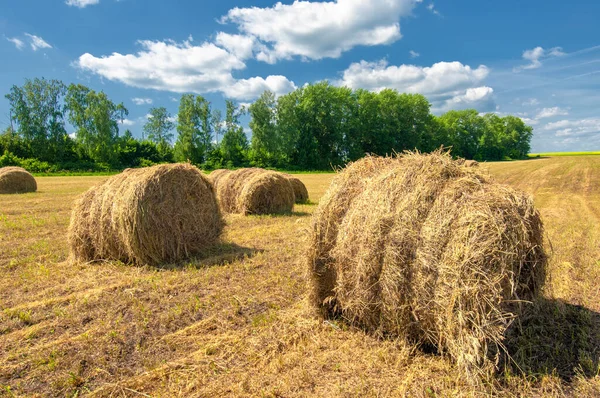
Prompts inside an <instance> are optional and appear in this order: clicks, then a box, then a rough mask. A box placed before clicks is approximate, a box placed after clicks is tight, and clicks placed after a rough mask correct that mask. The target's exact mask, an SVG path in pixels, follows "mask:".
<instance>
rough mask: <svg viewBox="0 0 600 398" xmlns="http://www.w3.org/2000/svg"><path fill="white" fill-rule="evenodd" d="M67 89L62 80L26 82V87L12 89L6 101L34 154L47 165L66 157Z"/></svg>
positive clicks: (13, 119) (19, 130) (19, 131)
mask: <svg viewBox="0 0 600 398" xmlns="http://www.w3.org/2000/svg"><path fill="white" fill-rule="evenodd" d="M65 93H66V86H65V85H64V83H63V82H61V81H60V80H46V79H44V78H41V79H38V78H35V79H33V80H28V79H27V80H25V84H24V85H23V86H22V87H18V86H12V87H11V89H10V93H9V94H6V96H5V97H6V98H7V99H8V101H9V104H10V113H11V121H15V122H16V123H17V126H18V133H19V135H20V136H21V137H22V138H23V139H24V140H25V142H26V144H27V145H28V146H29V149H30V152H31V153H32V154H34V155H35V156H36V157H37V158H39V159H41V160H45V161H52V162H58V161H61V160H62V158H63V155H64V151H63V149H64V141H65V139H66V136H67V133H66V130H65V123H64V112H65V104H64V97H65Z"/></svg>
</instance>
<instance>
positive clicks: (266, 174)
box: [216, 168, 295, 215]
mask: <svg viewBox="0 0 600 398" xmlns="http://www.w3.org/2000/svg"><path fill="white" fill-rule="evenodd" d="M216 189H217V199H218V201H219V205H220V206H221V210H222V211H223V212H226V213H239V214H244V215H247V214H281V213H289V212H291V211H292V208H293V207H294V199H295V197H294V189H293V188H292V185H291V183H290V182H289V181H288V179H287V178H285V176H283V174H282V173H278V172H276V171H268V170H264V169H259V168H247V169H239V170H236V171H233V172H231V173H229V174H226V175H225V176H224V177H223V178H222V179H221V180H220V182H219V184H218V186H217V188H216Z"/></svg>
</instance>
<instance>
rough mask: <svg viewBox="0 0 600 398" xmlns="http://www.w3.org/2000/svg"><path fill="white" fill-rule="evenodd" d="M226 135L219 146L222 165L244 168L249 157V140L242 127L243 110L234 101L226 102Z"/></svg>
mask: <svg viewBox="0 0 600 398" xmlns="http://www.w3.org/2000/svg"><path fill="white" fill-rule="evenodd" d="M226 109H227V111H226V115H225V134H224V135H223V140H222V141H221V144H220V146H219V150H220V152H221V158H222V163H223V164H225V165H226V166H227V167H228V168H231V167H240V166H244V165H246V163H247V156H248V147H249V146H248V138H247V137H246V134H245V133H244V128H243V127H242V126H240V116H242V115H243V114H244V109H243V108H241V109H240V108H238V106H237V105H236V104H234V103H233V102H232V101H229V100H228V101H226Z"/></svg>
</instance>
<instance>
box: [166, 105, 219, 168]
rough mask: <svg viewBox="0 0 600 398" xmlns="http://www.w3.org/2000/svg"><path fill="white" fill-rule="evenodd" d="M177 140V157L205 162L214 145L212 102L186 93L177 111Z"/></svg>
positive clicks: (177, 158) (195, 162) (196, 162)
mask: <svg viewBox="0 0 600 398" xmlns="http://www.w3.org/2000/svg"><path fill="white" fill-rule="evenodd" d="M177 132H178V136H177V142H176V143H175V158H176V160H178V161H186V160H189V161H191V162H192V163H194V164H201V163H204V162H205V161H206V159H207V154H208V152H209V150H210V149H211V146H212V143H211V141H212V123H211V112H210V103H209V102H208V101H207V100H206V99H204V97H202V96H200V95H198V96H194V95H193V94H184V95H182V96H181V101H180V102H179V112H178V113H177Z"/></svg>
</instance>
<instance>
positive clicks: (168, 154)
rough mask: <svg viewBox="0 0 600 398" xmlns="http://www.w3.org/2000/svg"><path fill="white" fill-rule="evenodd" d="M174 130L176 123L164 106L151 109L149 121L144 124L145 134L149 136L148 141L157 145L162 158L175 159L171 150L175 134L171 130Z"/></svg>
mask: <svg viewBox="0 0 600 398" xmlns="http://www.w3.org/2000/svg"><path fill="white" fill-rule="evenodd" d="M174 128H175V123H174V122H172V116H171V114H170V113H169V112H168V111H167V108H165V107H164V106H161V107H159V108H150V115H149V116H148V121H147V122H146V124H144V132H145V133H146V134H147V135H148V140H150V141H152V142H154V143H155V144H156V146H157V147H158V152H159V153H160V154H161V156H162V157H163V158H167V159H168V158H170V159H171V160H172V158H173V153H172V149H171V141H172V140H173V133H171V130H173V129H174Z"/></svg>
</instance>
